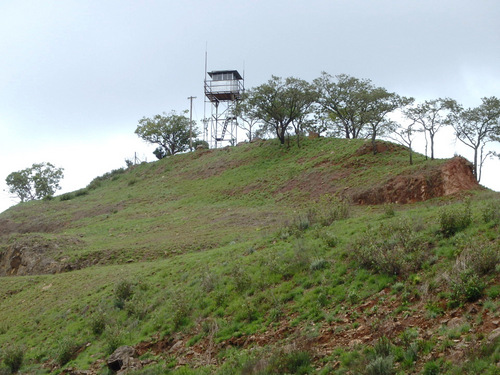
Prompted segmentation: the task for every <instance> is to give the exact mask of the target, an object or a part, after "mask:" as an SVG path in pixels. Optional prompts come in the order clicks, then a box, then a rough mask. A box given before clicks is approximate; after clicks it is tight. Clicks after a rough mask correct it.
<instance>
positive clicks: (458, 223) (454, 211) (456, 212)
mask: <svg viewBox="0 0 500 375" xmlns="http://www.w3.org/2000/svg"><path fill="white" fill-rule="evenodd" d="M471 222H472V213H471V209H470V200H467V201H466V202H465V203H464V204H463V205H461V206H459V207H445V208H443V209H441V211H440V213H439V224H440V228H441V233H443V235H444V236H445V237H451V236H453V235H454V234H455V233H458V232H460V231H462V230H464V229H465V228H467V227H468V226H469V225H470V224H471Z"/></svg>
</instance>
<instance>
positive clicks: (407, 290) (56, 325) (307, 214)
mask: <svg viewBox="0 0 500 375" xmlns="http://www.w3.org/2000/svg"><path fill="white" fill-rule="evenodd" d="M363 144H364V141H362V140H350V141H346V140H338V139H318V140H304V143H303V147H302V148H300V149H297V148H296V146H295V145H293V146H292V147H290V148H286V147H280V146H279V145H278V144H277V142H275V141H265V142H260V143H255V144H248V145H243V146H238V147H234V148H230V149H224V150H209V151H203V152H196V153H190V154H184V155H178V156H175V157H170V158H166V159H163V160H160V161H158V162H155V163H150V164H142V165H138V166H134V167H132V168H129V169H127V170H122V171H115V172H111V173H109V174H107V175H105V176H102V177H100V178H97V179H96V180H94V181H93V182H92V183H91V184H90V185H89V186H88V187H87V188H86V189H85V193H84V192H82V191H78V194H77V192H75V193H74V194H71V195H68V196H65V197H64V198H63V199H60V198H55V199H53V200H51V201H43V202H28V203H24V204H20V205H18V206H16V207H14V208H11V209H10V210H8V211H6V212H4V213H2V214H1V215H0V221H1V222H2V223H4V224H5V225H8V227H9V228H13V229H11V230H9V231H5V232H2V233H3V235H2V236H1V237H0V252H6V251H8V250H9V249H10V248H11V247H13V246H18V247H22V246H24V247H26V248H37V249H43V254H44V255H45V256H47V257H49V258H51V259H55V260H57V261H59V262H66V263H68V264H72V265H73V266H75V267H76V268H80V269H78V270H74V271H71V272H63V273H57V274H53V275H26V276H15V277H2V278H0V316H1V317H2V320H1V321H0V348H1V351H0V356H1V353H3V351H5V350H7V348H10V347H16V348H18V347H22V348H23V350H24V356H23V365H22V366H23V368H24V369H28V370H27V371H28V372H29V371H32V370H33V369H38V370H40V369H41V366H42V364H47V363H53V364H55V366H56V367H55V370H54V371H56V372H57V371H59V369H60V367H65V366H66V367H76V368H78V369H83V370H85V369H89V368H90V367H91V366H93V365H94V364H95V363H96V360H97V359H105V358H106V357H107V356H108V355H109V354H110V353H111V352H112V351H113V350H114V349H115V348H116V347H117V346H119V345H137V344H139V343H141V342H143V343H152V342H156V341H164V342H165V343H169V345H173V344H175V343H176V341H180V342H181V345H179V346H178V348H180V349H178V352H176V354H175V355H173V354H172V353H169V352H168V350H165V351H164V352H161V353H150V355H152V356H154V357H155V358H156V359H157V361H158V363H157V364H155V365H151V366H150V370H151V371H152V372H151V373H156V372H154V371H158V373H162V372H161V371H163V372H168V371H171V372H172V373H196V374H201V373H220V374H224V373H231V370H234V369H238V371H242V373H245V372H244V371H247V372H246V373H254V372H252V371H258V369H261V370H262V369H265V370H262V371H267V372H264V373H270V374H271V373H280V371H281V373H282V372H283V371H285V372H289V373H315V372H314V371H315V370H313V369H315V368H321V369H322V370H319V371H318V373H328V371H330V370H328V369H333V368H336V369H337V370H339V371H344V373H346V372H348V371H351V372H352V371H354V372H355V371H362V370H363V369H367V368H369V369H370V370H369V371H375V372H376V371H379V370H380V369H385V370H384V371H389V372H391V371H392V370H393V369H398V371H399V370H401V371H403V373H404V371H410V372H411V371H414V372H417V370H418V371H427V372H432V371H434V369H435V368H436V366H438V368H439V369H442V368H444V367H443V365H442V364H441V362H437V361H436V360H434V361H431V360H429V355H430V349H428V348H430V347H435V348H444V349H443V350H445V346H446V345H443V343H441V342H439V345H438V344H437V343H436V342H435V341H433V338H432V337H427V336H426V337H425V338H424V337H423V334H424V332H421V331H419V330H418V329H416V330H411V329H409V328H412V329H413V326H408V327H409V328H408V327H406V326H405V327H406V328H407V330H406V331H397V330H395V331H394V332H392V333H390V332H389V333H388V334H387V335H388V340H389V341H386V342H381V343H382V344H384V345H385V346H386V347H390V348H391V349H390V350H391V353H386V352H384V353H383V355H382V354H380V353H378V352H377V350H379V351H380V348H379V347H377V346H375V347H374V346H373V343H374V341H373V340H375V338H378V337H379V335H378V333H379V330H380V329H381V328H383V327H386V326H388V325H389V326H390V325H391V324H392V322H393V320H397V321H401V322H403V323H404V324H406V323H405V322H407V321H408V324H409V323H410V322H409V319H411V318H412V316H413V315H418V316H422V317H424V319H425V322H429V324H430V326H429V327H434V328H435V333H436V334H440V332H441V331H439V330H438V328H439V327H438V326H439V321H440V319H441V318H442V316H443V315H446V314H448V313H450V311H452V309H456V308H457V306H458V308H460V307H459V306H460V305H461V304H462V305H467V304H468V303H470V302H469V300H468V297H467V295H463V296H462V294H460V293H467V292H468V291H469V289H470V288H469V286H468V284H467V285H465V284H464V285H465V286H462V288H459V287H460V286H461V285H458V286H457V285H456V284H454V283H456V282H457V281H460V280H461V279H460V275H462V274H463V272H473V273H474V275H475V276H474V277H476V279H477V280H478V282H480V283H481V286H483V285H484V287H482V289H481V293H482V294H481V296H480V297H479V298H483V299H484V311H485V316H486V317H488V316H492V315H493V314H494V313H495V311H496V308H495V307H497V306H498V303H499V294H500V293H498V272H499V271H500V269H499V267H498V266H497V264H496V263H498V257H497V256H498V251H499V250H498V247H499V241H498V229H499V228H498V223H496V221H495V220H496V216H495V215H496V214H495V211H494V210H493V211H492V210H486V209H485V207H498V203H499V202H500V198H499V196H498V194H496V193H492V192H488V191H476V192H469V193H468V194H467V195H468V196H469V200H470V214H471V222H470V224H469V225H468V226H466V227H464V228H461V230H460V231H459V232H457V233H453V234H452V233H449V232H446V233H444V232H443V230H442V223H441V221H440V215H441V213H442V212H443V211H442V210H443V208H442V206H444V205H446V209H449V210H460V209H462V207H463V206H464V203H463V202H462V197H460V196H459V197H444V198H436V199H434V200H432V201H427V202H421V203H415V204H409V205H404V206H403V205H391V207H390V210H388V208H387V206H356V205H351V204H348V203H346V202H348V200H346V199H344V200H343V199H342V198H347V197H345V196H344V197H343V196H342V194H344V195H346V192H347V193H349V192H352V193H356V192H359V191H361V190H362V189H363V188H369V187H372V186H380V185H382V184H383V183H384V182H385V181H387V180H388V179H390V178H391V176H394V175H397V174H410V173H417V172H418V173H423V172H425V171H426V170H427V169H429V168H433V166H434V165H439V164H440V163H443V162H444V161H441V160H438V161H434V162H432V163H431V162H430V161H427V162H426V161H425V158H424V157H423V156H421V155H420V156H416V157H415V165H414V166H412V167H410V166H409V165H408V160H407V157H408V156H407V154H406V152H407V151H406V150H404V149H403V148H400V147H395V148H394V150H393V151H392V152H390V153H381V154H378V155H375V156H374V155H371V154H363V155H358V154H357V150H359V149H360V148H361V147H362V146H363ZM389 211H390V214H387V212H389ZM450 212H451V211H450ZM453 212H455V211H453ZM356 246H357V247H358V248H362V250H363V253H362V254H363V255H365V256H366V258H363V259H362V258H361V257H360V256H358V255H356V252H355V251H353V249H354V248H356ZM380 249H382V250H384V251H382V252H381V251H380ZM478 249H479V250H478ZM389 250H391V251H392V250H394V251H395V254H399V252H398V251H400V250H404V251H403V252H402V253H401V254H403V256H402V258H401V259H402V260H403V261H404V262H403V263H401V265H400V268H398V270H399V271H398V272H394V269H395V268H391V267H386V266H385V265H386V262H387V259H386V258H384V257H383V255H384V254H387V252H388V251H389ZM476 250H477V251H479V253H480V254H483V255H482V256H481V257H478V258H477V259H476V258H471V257H470V256H469V255H468V254H470V253H471V252H473V251H476ZM40 251H42V250H40ZM394 259H397V258H394ZM394 259H392V260H391V261H394ZM464 259H465V260H467V261H466V262H463V260H464ZM384 262H385V263H384ZM464 267H465V268H464ZM484 270H487V271H484ZM476 279H474V280H476ZM468 288H469V289H468ZM457 293H458V294H457ZM480 301H482V300H481V299H480ZM450 302H452V303H455V305H457V306H451V305H450ZM463 327H465V325H464V326H463ZM467 328H468V329H467V330H466V329H465V328H463V329H462V328H459V329H457V330H454V331H451V330H450V331H447V332H451V333H450V334H451V335H452V340H461V339H462V337H464V336H465V335H468V336H470V337H472V339H473V340H475V342H478V345H479V344H480V343H481V342H482V341H481V340H485V338H484V334H482V333H481V332H480V331H479V330H476V328H475V326H474V325H469V326H467ZM364 330H366V331H364ZM429 330H431V328H429ZM356 332H363V334H362V335H361V334H360V338H361V339H359V340H360V342H359V343H358V344H357V346H356V347H355V348H353V347H352V346H349V345H348V343H344V341H342V340H343V337H344V336H343V335H346V337H347V336H349V335H351V336H353V337H354V336H355V335H356ZM403 333H404V334H403ZM330 335H331V337H330ZM363 335H364V336H366V337H372V340H371V341H370V340H365V341H363V340H362V338H363V337H364V336H363ZM481 335H482V336H481ZM328 337H330V338H328ZM356 337H357V336H356ZM445 339H446V340H451V339H449V338H448V337H446V338H445ZM321 340H327V341H326V342H328V345H329V349H330V351H331V352H332V353H333V354H325V353H320V354H318V353H317V352H316V348H318V344H317V342H322V341H321ZM337 340H338V343H337ZM382 344H379V346H380V345H382ZM444 344H446V342H445V343H444ZM206 348H212V349H213V352H210V354H205V356H204V357H201V358H200V359H199V361H200V362H199V363H196V364H194V363H193V366H194V365H196V369H194V368H188V367H187V366H184V367H181V368H179V369H177V370H175V369H174V367H175V366H176V362H177V361H178V360H179V358H181V357H182V356H185V355H187V354H186V353H187V352H188V351H189V350H198V351H200V350H201V351H202V352H203V350H206ZM377 348H378V349H377ZM488 348H489V347H488ZM485 350H486V349H485ZM490 352H491V353H490ZM207 353H208V352H207ZM497 354H498V353H496V352H495V351H494V350H493V351H491V350H490V349H488V354H487V355H486V354H485V355H481V356H479V355H478V358H477V360H475V361H476V362H475V363H476V364H474V365H472V364H471V365H470V366H471V368H491V364H492V363H494V362H492V361H493V360H494V359H495V358H496V357H497ZM172 356H174V358H176V359H172ZM209 356H210V358H211V360H210V361H209V359H207V358H208V357H209ZM435 359H436V358H435ZM424 361H427V362H425V363H424ZM313 362H314V364H313ZM426 363H429V364H426ZM488 366H489V367H488ZM23 368H22V369H21V371H23ZM337 370H335V371H337ZM0 371H1V366H0ZM40 371H42V370H40ZM144 371H146V369H145V370H144ZM322 371H323V372H322ZM332 371H333V370H332ZM380 371H381V370H380ZM471 371H472V370H471ZM137 373H142V372H140V371H139V372H137ZM144 373H147V372H144ZM233 373H234V372H233ZM340 373H342V372H340Z"/></svg>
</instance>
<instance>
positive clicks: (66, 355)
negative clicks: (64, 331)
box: [56, 337, 78, 366]
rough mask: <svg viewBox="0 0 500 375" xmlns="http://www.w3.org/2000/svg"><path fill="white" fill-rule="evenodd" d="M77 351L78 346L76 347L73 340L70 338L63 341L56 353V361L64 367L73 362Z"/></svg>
mask: <svg viewBox="0 0 500 375" xmlns="http://www.w3.org/2000/svg"><path fill="white" fill-rule="evenodd" d="M77 349H78V346H77V345H75V343H74V342H73V340H72V339H70V338H68V337H65V338H64V339H62V340H61V341H60V343H59V347H58V348H57V352H56V361H57V363H58V364H59V366H64V365H65V364H66V363H68V362H69V361H71V359H72V358H73V356H74V355H75V353H76V351H77Z"/></svg>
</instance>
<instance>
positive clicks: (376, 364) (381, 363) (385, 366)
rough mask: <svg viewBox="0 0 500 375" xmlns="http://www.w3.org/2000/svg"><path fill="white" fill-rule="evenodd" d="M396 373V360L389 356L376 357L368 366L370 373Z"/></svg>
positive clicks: (387, 374) (384, 374) (376, 374)
mask: <svg viewBox="0 0 500 375" xmlns="http://www.w3.org/2000/svg"><path fill="white" fill-rule="evenodd" d="M393 373H394V360H393V358H392V357H391V356H389V357H376V358H375V359H374V360H373V361H371V362H370V363H369V364H368V365H367V366H366V374H368V375H390V374H393Z"/></svg>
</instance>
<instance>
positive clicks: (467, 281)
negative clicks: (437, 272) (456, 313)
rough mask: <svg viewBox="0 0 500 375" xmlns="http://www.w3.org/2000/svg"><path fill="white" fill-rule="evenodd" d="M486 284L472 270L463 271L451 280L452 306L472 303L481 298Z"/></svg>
mask: <svg viewBox="0 0 500 375" xmlns="http://www.w3.org/2000/svg"><path fill="white" fill-rule="evenodd" d="M485 288H486V284H485V283H484V282H483V281H482V280H481V278H480V277H479V276H478V275H477V273H475V272H474V271H472V270H465V271H462V272H460V273H459V274H458V275H455V277H454V278H452V279H451V290H452V293H451V302H452V305H457V304H462V303H464V302H474V301H477V300H478V299H479V298H481V297H482V296H483V293H484V289H485Z"/></svg>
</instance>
